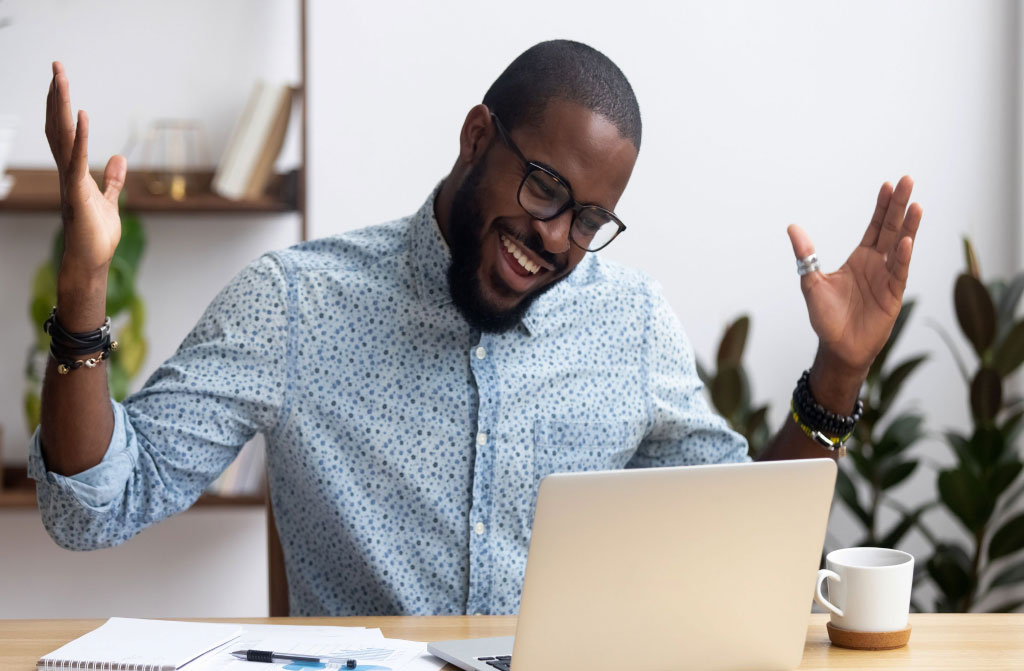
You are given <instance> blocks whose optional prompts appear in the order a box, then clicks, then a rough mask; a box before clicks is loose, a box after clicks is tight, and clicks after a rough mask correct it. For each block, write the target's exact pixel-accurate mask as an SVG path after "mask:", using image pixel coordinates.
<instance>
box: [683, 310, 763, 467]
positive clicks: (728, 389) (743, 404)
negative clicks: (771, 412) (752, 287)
mask: <svg viewBox="0 0 1024 671" xmlns="http://www.w3.org/2000/svg"><path fill="white" fill-rule="evenodd" d="M749 331H750V317H748V316H747V315H741V316H740V317H739V318H737V319H736V321H734V322H732V323H731V324H729V325H728V326H727V327H726V329H725V333H724V334H723V335H722V340H721V342H720V343H719V344H718V356H717V357H716V369H715V370H714V371H709V370H708V369H707V368H705V367H704V366H703V365H702V364H701V362H700V361H699V360H698V361H697V374H698V375H699V376H700V379H701V381H702V382H703V383H704V386H705V387H707V389H708V390H709V391H710V393H711V403H712V405H713V406H714V407H715V410H717V411H718V413H719V414H720V415H722V417H724V418H725V420H726V421H727V422H728V423H729V426H730V427H731V428H732V429H733V430H734V431H736V432H737V433H740V434H742V435H743V436H744V437H745V438H746V439H747V446H748V447H747V452H748V454H750V456H751V457H756V456H757V455H758V454H759V453H760V452H761V450H763V449H764V447H765V446H766V445H767V444H768V441H769V440H770V439H771V430H770V429H769V427H768V421H767V415H768V405H767V404H765V405H760V406H756V407H755V406H753V405H752V404H751V400H750V397H751V390H750V378H749V377H748V376H747V372H746V369H745V368H744V367H743V350H744V349H745V348H746V346H747V334H748V332H749Z"/></svg>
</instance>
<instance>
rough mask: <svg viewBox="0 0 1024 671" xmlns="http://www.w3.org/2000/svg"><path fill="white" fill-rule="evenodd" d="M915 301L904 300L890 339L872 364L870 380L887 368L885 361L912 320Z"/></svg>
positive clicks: (869, 374) (869, 372) (869, 373)
mask: <svg viewBox="0 0 1024 671" xmlns="http://www.w3.org/2000/svg"><path fill="white" fill-rule="evenodd" d="M915 303H916V301H914V300H904V301H903V307H901V308H900V313H899V314H898V315H896V322H895V323H894V324H893V325H892V331H890V332H889V339H888V340H886V341H885V344H884V345H882V349H881V351H879V352H878V356H876V357H875V360H874V361H872V362H871V368H870V369H869V370H868V379H869V380H874V379H875V378H877V377H878V376H879V375H881V373H882V368H883V367H884V366H885V360H886V359H887V358H888V357H889V351H890V350H892V348H893V345H895V344H896V341H897V340H898V339H899V337H900V333H902V332H903V327H904V326H905V325H906V323H907V320H908V319H910V313H911V312H913V311H914V305H915Z"/></svg>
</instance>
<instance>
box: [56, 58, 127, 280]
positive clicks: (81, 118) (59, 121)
mask: <svg viewBox="0 0 1024 671" xmlns="http://www.w3.org/2000/svg"><path fill="white" fill-rule="evenodd" d="M46 139H47V141H49V143H50V151H51V152H52V153H53V158H54V160H55V161H56V162H57V174H58V175H59V178H60V200H61V216H62V219H63V222H64V257H63V259H62V260H61V267H60V275H61V280H62V281H63V282H65V283H72V284H77V283H84V282H89V281H98V280H100V279H101V278H102V281H103V283H105V281H106V277H107V269H108V268H109V267H110V261H111V259H113V258H114V250H115V249H117V243H118V241H119V240H120V239H121V218H120V216H119V215H118V209H117V197H118V195H119V194H120V193H121V187H122V186H123V185H124V179H125V174H126V172H127V161H126V160H125V158H124V157H123V156H118V155H115V156H112V157H111V158H110V160H109V161H108V162H107V168H106V170H105V171H104V173H103V182H104V185H105V187H104V190H103V192H102V193H101V192H100V190H99V187H98V186H97V185H96V181H95V180H94V179H93V178H92V176H91V175H90V174H89V117H88V116H86V114H85V112H84V111H82V110H79V111H78V127H77V129H76V128H75V124H74V122H73V121H72V118H71V96H70V94H69V92H68V77H67V75H66V74H65V72H64V66H63V65H62V64H61V63H60V62H58V61H54V63H53V79H52V80H51V81H50V92H49V94H48V95H47V96H46Z"/></svg>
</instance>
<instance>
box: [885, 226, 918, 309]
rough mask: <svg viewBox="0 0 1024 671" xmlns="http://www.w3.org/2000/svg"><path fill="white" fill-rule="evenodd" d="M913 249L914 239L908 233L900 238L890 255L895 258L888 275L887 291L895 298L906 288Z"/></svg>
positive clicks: (900, 297)
mask: <svg viewBox="0 0 1024 671" xmlns="http://www.w3.org/2000/svg"><path fill="white" fill-rule="evenodd" d="M913 251H914V240H913V238H911V237H910V236H909V235H908V236H907V237H905V238H901V239H900V241H899V244H898V245H896V250H895V252H894V253H893V254H891V256H892V257H893V258H895V259H896V262H895V264H894V265H893V268H892V274H891V275H890V276H889V291H891V292H892V295H893V296H895V297H896V298H899V299H902V298H903V291H904V290H905V289H906V288H907V278H908V277H909V276H910V257H911V255H912V254H913Z"/></svg>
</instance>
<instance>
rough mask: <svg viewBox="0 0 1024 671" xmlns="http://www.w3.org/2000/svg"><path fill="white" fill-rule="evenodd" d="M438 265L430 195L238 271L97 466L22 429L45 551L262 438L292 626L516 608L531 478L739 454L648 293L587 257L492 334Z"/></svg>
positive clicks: (161, 512)
mask: <svg viewBox="0 0 1024 671" xmlns="http://www.w3.org/2000/svg"><path fill="white" fill-rule="evenodd" d="M435 193H436V191H435ZM450 259H451V256H450V252H449V250H448V247H447V245H446V244H445V241H444V238H443V237H442V236H441V233H440V230H439V228H438V225H437V220H436V219H435V216H434V197H433V196H431V197H430V198H429V199H428V200H427V202H426V203H425V204H424V205H423V207H422V208H421V209H420V210H419V211H418V212H417V213H416V214H414V215H412V216H411V217H406V218H404V219H400V220H398V221H394V222H391V223H387V224H383V225H380V226H375V227H371V228H366V229H362V230H358V231H354V232H351V233H346V234H343V235H338V236H334V237H329V238H324V239H319V240H313V241H309V242H304V243H301V244H298V245H296V246H294V247H291V248H289V249H286V250H283V251H277V252H270V253H268V254H265V255H264V256H262V257H260V258H259V259H257V260H256V261H254V262H252V263H251V264H249V265H248V266H247V267H246V268H245V269H243V270H242V271H241V272H240V273H239V274H238V275H237V276H236V277H235V278H234V279H233V280H232V281H231V282H230V283H229V284H228V285H227V286H226V287H225V288H224V289H223V290H221V292H220V293H219V294H218V295H217V297H216V298H215V299H214V300H213V302H212V303H211V304H210V306H209V307H208V308H207V310H206V312H205V313H204V314H203V316H202V318H201V319H200V320H199V323H198V324H197V325H196V326H195V328H194V329H193V330H192V331H191V333H189V335H188V336H187V337H186V338H185V340H184V341H183V342H182V344H181V346H180V347H179V348H178V350H177V352H176V353H175V354H174V355H173V356H172V357H171V358H170V359H168V360H167V361H166V362H165V363H164V364H163V365H161V366H160V368H159V369H158V370H157V371H156V372H155V373H154V374H153V375H152V377H150V378H149V380H148V381H147V382H146V384H145V386H144V387H143V388H142V389H141V390H139V391H138V392H136V393H135V394H132V395H131V396H130V397H129V398H127V399H125V401H124V403H123V404H122V403H117V402H115V401H113V400H112V401H111V403H112V405H113V409H114V432H113V437H112V439H111V442H110V446H109V447H108V448H107V452H106V454H105V456H104V458H103V461H102V462H101V463H99V464H98V465H96V466H94V467H93V468H90V469H88V470H86V471H84V472H82V473H79V474H77V475H74V476H71V477H64V476H61V475H58V474H56V473H53V472H51V471H48V470H47V469H46V466H45V464H44V462H43V458H42V456H41V452H40V449H39V432H38V430H37V431H36V433H35V435H34V436H33V438H32V445H31V446H30V456H29V472H30V474H31V476H32V477H33V478H34V479H35V480H36V481H37V483H38V484H37V492H38V499H39V508H40V511H41V512H42V517H43V522H44V524H45V526H46V528H47V530H48V531H49V533H50V535H51V536H52V537H53V538H54V539H55V540H56V541H57V542H58V543H59V544H60V545H62V546H64V547H67V548H70V549H76V550H84V549H93V548H101V547H109V546H112V545H117V544H119V543H121V542H123V541H125V540H127V539H128V538H130V537H132V536H133V535H135V534H136V533H138V532H139V531H140V530H141V529H143V528H145V527H147V526H149V525H151V524H154V523H156V522H158V521H160V520H162V519H165V518H167V517H168V516H170V515H174V514H175V513H178V512H181V511H183V510H185V509H186V508H188V507H189V506H190V505H192V503H193V502H194V501H195V500H196V499H197V498H198V497H199V495H200V494H201V493H202V492H203V490H204V489H205V488H206V487H207V486H208V485H209V484H210V483H211V482H212V481H213V480H214V479H215V478H216V477H217V476H218V475H219V474H220V473H221V472H222V471H223V470H224V469H225V468H227V466H228V465H229V464H230V463H231V461H232V460H233V459H234V458H235V455H236V454H237V453H238V451H239V449H240V448H241V446H242V445H243V444H244V443H245V442H246V441H248V440H249V439H251V438H252V437H253V436H254V435H255V434H256V433H257V432H263V434H264V435H265V437H266V441H267V473H268V483H269V487H270V496H271V499H272V502H273V505H274V512H275V516H276V521H277V526H278V531H279V533H280V537H281V542H282V546H283V549H284V556H285V565H286V570H287V575H288V586H289V594H290V607H291V612H292V614H293V615H377V614H382V615H383V614H416V615H419V614H462V613H484V614H504V613H515V612H516V611H517V610H518V607H519V596H520V588H521V585H522V581H523V575H524V569H525V564H526V555H527V548H528V545H529V540H530V528H531V524H532V521H533V510H534V505H535V502H536V494H537V486H538V483H539V482H540V479H541V478H543V477H544V476H545V475H547V474H549V473H552V472H555V471H579V470H591V469H617V468H623V467H625V468H631V467H648V466H666V465H680V464H706V463H718V462H728V461H743V460H746V459H747V456H746V453H747V445H746V442H745V440H744V439H743V437H742V436H740V435H738V434H736V433H734V432H732V431H730V430H729V429H728V428H727V426H726V424H725V422H724V421H723V420H722V418H721V417H719V416H717V415H716V414H714V413H713V412H712V411H711V410H710V409H709V407H708V405H707V401H706V400H705V398H704V394H703V391H702V385H701V383H700V380H699V378H698V377H697V374H696V371H695V365H694V358H693V352H692V350H691V347H690V345H689V343H688V341H687V340H686V338H685V336H684V335H683V332H682V330H681V328H680V325H679V323H678V321H677V320H676V318H675V316H674V314H673V312H672V310H671V308H670V307H669V305H668V303H667V302H666V300H665V298H664V297H663V296H662V294H661V292H660V290H659V288H658V287H657V285H656V284H655V283H654V282H653V281H652V280H650V279H649V278H648V277H646V276H645V275H643V274H641V273H639V272H636V271H633V270H629V269H626V268H623V267H620V266H618V265H615V264H612V263H608V262H606V261H603V260H601V259H600V258H599V256H598V255H596V254H588V255H586V257H585V258H584V259H583V261H581V262H580V264H579V265H578V266H577V267H576V268H575V270H573V272H572V273H571V274H570V275H569V276H568V277H567V278H566V279H564V280H563V281H562V282H560V283H559V284H557V285H556V286H555V287H553V288H552V289H551V290H549V291H548V292H547V293H545V294H544V295H542V296H541V297H540V298H538V299H537V300H536V301H535V302H534V304H533V305H532V306H531V308H530V309H529V310H528V312H527V313H526V316H525V317H524V318H523V320H522V322H521V323H520V324H519V325H517V326H516V327H515V328H514V329H512V330H511V331H509V332H506V333H503V334H492V333H481V332H480V331H478V330H475V329H473V328H471V327H470V326H469V325H468V324H467V323H466V321H465V320H464V319H463V318H462V317H461V315H460V314H459V312H458V311H457V310H456V308H455V306H454V305H453V304H452V301H451V296H450V293H449V290H448V284H447V275H446V273H447V268H448V265H449V262H450Z"/></svg>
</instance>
